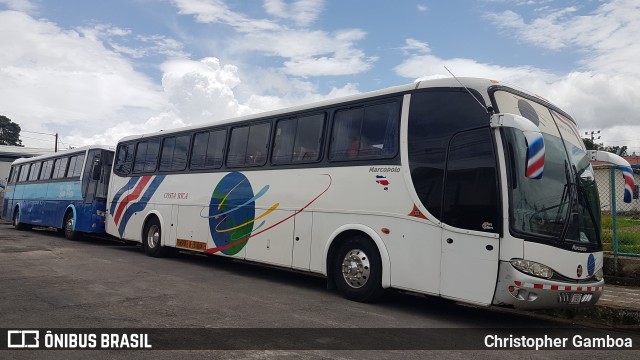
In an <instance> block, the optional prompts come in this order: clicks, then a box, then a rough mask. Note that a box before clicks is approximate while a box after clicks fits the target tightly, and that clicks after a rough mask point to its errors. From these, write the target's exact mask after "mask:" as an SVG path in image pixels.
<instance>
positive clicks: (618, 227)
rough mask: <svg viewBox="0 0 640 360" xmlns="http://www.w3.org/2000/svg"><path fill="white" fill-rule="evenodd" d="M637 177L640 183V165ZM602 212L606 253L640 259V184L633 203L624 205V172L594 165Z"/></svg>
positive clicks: (636, 167)
mask: <svg viewBox="0 0 640 360" xmlns="http://www.w3.org/2000/svg"><path fill="white" fill-rule="evenodd" d="M632 168H633V177H634V180H635V183H636V184H640V166H638V165H634V166H633V167H632ZM593 170H594V176H595V180H596V184H597V185H598V192H599V193H600V207H601V210H602V243H603V247H604V251H605V252H610V253H613V254H614V255H615V256H618V255H623V256H638V257H640V199H638V185H636V187H635V188H634V189H632V190H633V196H632V199H631V202H630V203H625V202H624V186H625V184H624V179H623V175H622V171H620V169H618V168H616V167H615V166H609V165H602V166H594V169H593Z"/></svg>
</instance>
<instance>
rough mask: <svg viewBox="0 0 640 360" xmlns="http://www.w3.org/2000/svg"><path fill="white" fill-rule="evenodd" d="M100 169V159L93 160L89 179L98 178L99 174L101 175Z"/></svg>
mask: <svg viewBox="0 0 640 360" xmlns="http://www.w3.org/2000/svg"><path fill="white" fill-rule="evenodd" d="M101 170H102V164H101V163H100V160H96V161H94V162H93V165H92V166H91V179H92V180H96V181H97V180H100V175H101V172H102V171H101Z"/></svg>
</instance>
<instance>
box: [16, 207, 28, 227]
mask: <svg viewBox="0 0 640 360" xmlns="http://www.w3.org/2000/svg"><path fill="white" fill-rule="evenodd" d="M13 227H14V228H15V229H16V230H27V229H28V228H29V226H28V225H27V224H25V223H22V222H20V210H18V209H16V211H14V212H13Z"/></svg>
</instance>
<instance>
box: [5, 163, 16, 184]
mask: <svg viewBox="0 0 640 360" xmlns="http://www.w3.org/2000/svg"><path fill="white" fill-rule="evenodd" d="M17 174H18V167H17V166H12V167H11V170H10V171H9V177H8V178H7V184H14V183H15V182H16V177H17V176H16V175H17Z"/></svg>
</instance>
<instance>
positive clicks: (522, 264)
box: [511, 259, 553, 279]
mask: <svg viewBox="0 0 640 360" xmlns="http://www.w3.org/2000/svg"><path fill="white" fill-rule="evenodd" d="M511 265H512V266H513V267H514V268H516V269H518V270H520V271H522V272H523V273H525V274H529V275H533V276H537V277H541V278H544V279H550V278H551V277H552V276H553V270H551V268H550V267H548V266H546V265H542V264H540V263H537V262H533V261H529V260H522V259H516V260H511Z"/></svg>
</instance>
